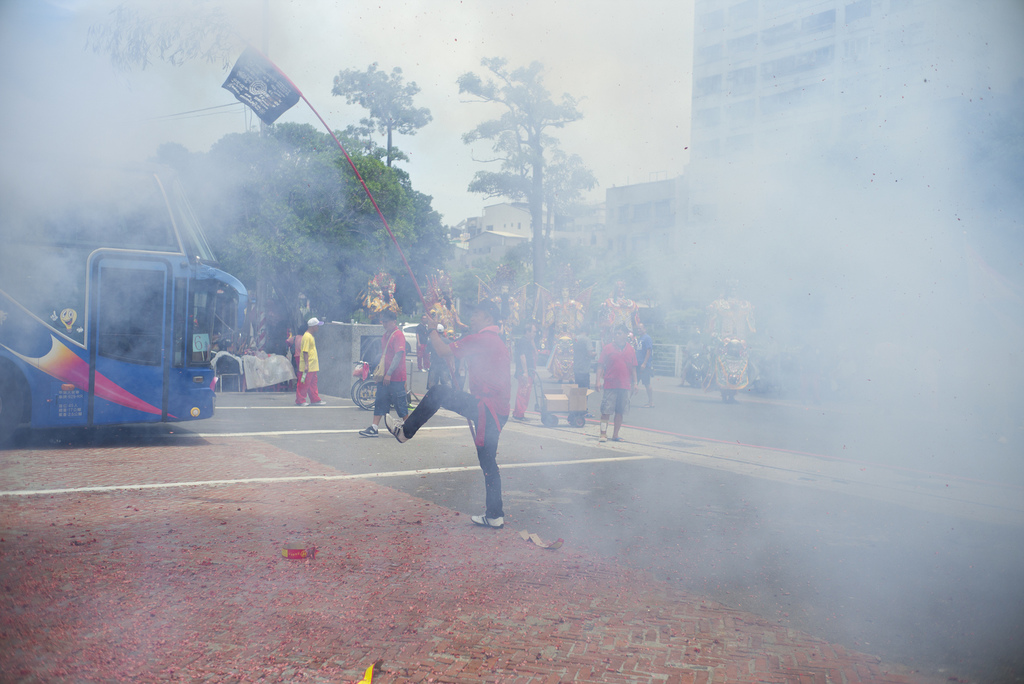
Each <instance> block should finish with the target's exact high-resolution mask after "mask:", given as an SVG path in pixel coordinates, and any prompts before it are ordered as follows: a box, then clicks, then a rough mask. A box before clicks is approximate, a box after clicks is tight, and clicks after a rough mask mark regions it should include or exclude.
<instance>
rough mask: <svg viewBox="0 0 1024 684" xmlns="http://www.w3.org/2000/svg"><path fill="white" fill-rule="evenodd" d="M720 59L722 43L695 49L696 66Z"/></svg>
mask: <svg viewBox="0 0 1024 684" xmlns="http://www.w3.org/2000/svg"><path fill="white" fill-rule="evenodd" d="M720 59H722V43H716V44H714V45H706V46H704V47H702V48H698V49H697V58H696V62H697V64H708V63H709V62H717V61H718V60H720Z"/></svg>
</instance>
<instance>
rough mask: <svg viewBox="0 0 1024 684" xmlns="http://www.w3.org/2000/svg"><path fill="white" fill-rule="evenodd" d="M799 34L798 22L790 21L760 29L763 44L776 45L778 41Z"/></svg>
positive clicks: (789, 38)
mask: <svg viewBox="0 0 1024 684" xmlns="http://www.w3.org/2000/svg"><path fill="white" fill-rule="evenodd" d="M799 35H800V24H799V22H796V21H790V22H788V23H785V24H780V25H778V26H772V27H771V28H767V29H765V30H764V31H761V42H763V43H764V44H765V45H778V44H779V43H785V42H786V41H789V40H792V39H793V38H796V37H797V36H799Z"/></svg>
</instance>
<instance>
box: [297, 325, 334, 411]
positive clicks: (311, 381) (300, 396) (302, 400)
mask: <svg viewBox="0 0 1024 684" xmlns="http://www.w3.org/2000/svg"><path fill="white" fill-rule="evenodd" d="M321 325H323V321H321V320H319V319H317V318H316V317H314V318H310V319H309V321H308V322H307V323H306V332H305V333H304V334H303V335H302V344H301V346H300V353H301V354H302V358H300V359H299V379H298V380H299V381H298V382H297V383H295V403H296V404H298V405H299V406H305V405H306V398H307V396H308V397H309V403H310V405H311V406H323V405H325V404H326V403H327V402H326V401H323V400H322V399H321V398H320V393H319V392H318V391H317V387H316V379H317V375H319V374H320V360H319V358H318V357H317V355H316V334H317V331H319V330H320V326H321Z"/></svg>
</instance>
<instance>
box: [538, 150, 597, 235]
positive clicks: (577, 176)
mask: <svg viewBox="0 0 1024 684" xmlns="http://www.w3.org/2000/svg"><path fill="white" fill-rule="evenodd" d="M595 185H597V178H596V177H595V176H594V174H593V173H592V172H591V171H590V169H588V168H587V167H585V166H584V165H583V159H581V158H580V156H579V155H578V154H572V155H570V154H566V153H565V152H563V151H562V150H555V151H554V153H553V154H552V155H551V163H550V164H549V165H548V170H547V174H546V179H545V183H544V195H545V197H544V200H545V202H546V203H547V205H548V223H547V228H546V229H545V237H546V238H547V239H548V240H550V239H551V228H552V226H554V224H555V216H556V215H558V216H563V215H565V214H566V213H567V212H569V211H571V210H572V209H573V208H574V207H576V206H577V205H578V204H579V202H580V201H581V200H582V199H583V192H584V191H585V190H593V189H594V186H595Z"/></svg>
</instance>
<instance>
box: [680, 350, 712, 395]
mask: <svg viewBox="0 0 1024 684" xmlns="http://www.w3.org/2000/svg"><path fill="white" fill-rule="evenodd" d="M710 373H711V350H710V349H708V347H707V345H703V346H701V348H700V350H699V351H695V352H693V353H692V354H690V355H689V356H688V357H687V359H686V364H685V365H684V366H683V382H682V383H680V384H683V385H689V386H690V387H700V388H704V387H706V386H707V380H708V376H709V375H710Z"/></svg>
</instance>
